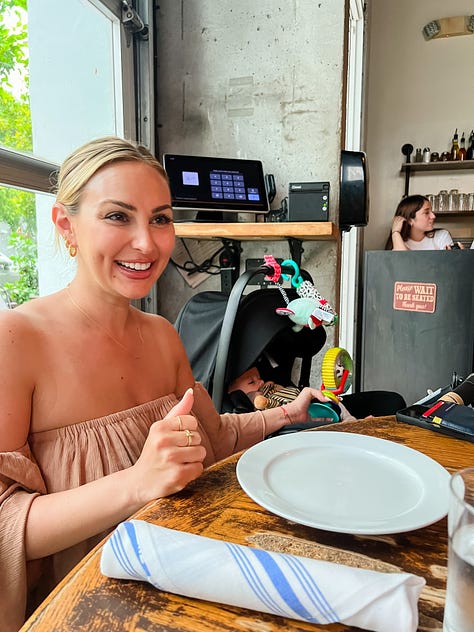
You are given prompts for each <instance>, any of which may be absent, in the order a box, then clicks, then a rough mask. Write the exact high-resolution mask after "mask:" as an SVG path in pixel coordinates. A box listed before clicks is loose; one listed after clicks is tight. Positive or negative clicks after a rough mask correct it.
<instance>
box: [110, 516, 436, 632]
mask: <svg viewBox="0 0 474 632" xmlns="http://www.w3.org/2000/svg"><path fill="white" fill-rule="evenodd" d="M101 570H102V573H103V574H104V575H107V576H109V577H114V578H117V579H137V580H145V581H148V582H150V583H151V584H153V586H155V587H156V588H158V589H159V590H163V591H166V592H171V593H176V594H179V595H185V596H187V597H195V598H197V599H204V600H206V601H214V602H217V603H224V604H229V605H233V606H240V607H242V608H250V609H252V610H258V611H261V612H268V613H270V614H274V615H280V616H282V617H289V618H292V619H300V620H302V621H310V622H312V623H319V624H326V623H334V622H336V621H340V622H342V623H345V624H347V625H353V626H357V627H359V628H363V629H365V630H374V631H380V632H400V631H401V630H403V632H415V631H416V629H417V625H418V606H417V604H418V597H419V595H420V592H421V590H422V588H423V586H424V585H425V580H424V579H423V578H422V577H417V576H416V575H410V574H408V573H379V572H375V571H369V570H364V569H359V568H352V567H349V566H342V565H339V564H333V563H331V562H323V561H320V560H312V559H309V558H305V557H299V556H296V555H287V554H283V553H273V552H269V551H264V550H261V549H255V548H251V547H248V546H241V545H237V544H232V543H230V542H223V541H220V540H212V539H210V538H205V537H202V536H198V535H193V534H191V533H184V532H182V531H174V530H172V529H166V528H164V527H159V526H156V525H152V524H149V523H147V522H143V521H141V520H130V521H128V522H123V523H122V524H120V525H119V526H118V527H117V529H116V530H115V531H114V532H113V533H112V535H111V537H110V538H109V539H108V540H107V542H106V543H105V545H104V548H103V552H102V558H101Z"/></svg>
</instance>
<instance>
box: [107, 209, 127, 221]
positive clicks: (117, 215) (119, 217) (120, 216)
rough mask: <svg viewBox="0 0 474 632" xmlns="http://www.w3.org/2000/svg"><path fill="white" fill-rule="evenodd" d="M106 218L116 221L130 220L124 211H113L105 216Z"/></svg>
mask: <svg viewBox="0 0 474 632" xmlns="http://www.w3.org/2000/svg"><path fill="white" fill-rule="evenodd" d="M105 219H110V220H112V221H114V222H128V217H127V215H126V214H125V213H122V211H113V212H112V213H109V214H108V215H106V216H105Z"/></svg>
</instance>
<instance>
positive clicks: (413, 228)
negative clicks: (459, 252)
mask: <svg viewBox="0 0 474 632" xmlns="http://www.w3.org/2000/svg"><path fill="white" fill-rule="evenodd" d="M435 219H436V215H435V214H434V213H433V209H432V208H431V203H430V201H429V200H428V198H427V197H425V196H424V195H409V196H407V197H405V198H403V200H402V201H401V202H400V204H399V205H398V207H397V210H396V211H395V216H394V218H393V221H392V230H391V235H390V236H389V238H388V240H387V243H386V245H385V250H451V248H452V246H453V245H454V243H453V238H452V237H451V235H450V233H449V232H448V231H447V230H444V229H436V228H434V222H435Z"/></svg>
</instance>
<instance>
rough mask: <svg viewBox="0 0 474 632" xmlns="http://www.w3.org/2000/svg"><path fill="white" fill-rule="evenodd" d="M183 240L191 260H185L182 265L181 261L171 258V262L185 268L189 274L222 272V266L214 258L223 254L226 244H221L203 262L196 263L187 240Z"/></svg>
mask: <svg viewBox="0 0 474 632" xmlns="http://www.w3.org/2000/svg"><path fill="white" fill-rule="evenodd" d="M181 242H182V244H183V246H184V248H185V250H186V252H187V253H188V257H189V260H188V261H185V262H184V264H183V265H180V264H179V263H176V261H174V260H173V259H171V263H173V264H174V265H175V266H176V267H177V268H179V269H180V270H184V271H185V272H187V273H188V274H189V275H191V274H198V273H201V272H205V273H206V274H213V275H216V274H220V272H221V266H220V265H218V264H216V263H213V262H214V259H215V258H216V257H217V256H219V255H220V254H221V252H223V251H224V250H226V248H225V246H221V247H220V248H219V250H216V252H215V253H214V254H212V255H211V256H210V257H208V258H207V259H204V261H203V262H202V263H196V262H195V261H194V259H193V257H192V255H191V253H190V252H189V248H188V247H187V245H186V242H185V240H184V239H182V240H181Z"/></svg>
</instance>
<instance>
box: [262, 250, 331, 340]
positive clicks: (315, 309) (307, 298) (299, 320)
mask: <svg viewBox="0 0 474 632" xmlns="http://www.w3.org/2000/svg"><path fill="white" fill-rule="evenodd" d="M264 259H265V263H267V264H268V265H271V266H272V267H273V269H274V270H275V274H274V275H273V276H272V277H267V278H268V280H270V281H273V282H274V283H275V285H276V286H277V287H278V289H279V290H280V292H281V294H282V296H283V298H284V300H285V302H286V307H278V308H277V309H276V310H275V311H276V313H277V314H279V315H280V316H288V317H289V318H290V320H291V321H292V322H294V323H295V324H294V326H293V330H294V331H300V330H301V329H303V327H309V328H310V329H315V328H316V327H319V325H326V326H328V325H335V324H336V322H337V314H336V312H335V311H334V310H333V308H332V307H331V306H330V305H329V303H328V301H327V300H326V299H325V298H324V297H323V296H322V295H321V294H320V293H319V292H318V290H317V289H316V288H315V287H314V285H313V284H312V283H311V282H310V281H303V278H302V277H301V275H300V271H299V267H298V264H297V263H296V262H295V261H293V260H292V259H286V260H285V261H283V262H282V264H281V265H282V266H288V265H289V266H291V267H292V268H293V269H294V274H293V275H292V277H291V285H292V286H293V287H294V288H295V289H296V293H297V294H298V297H299V298H296V299H293V300H292V301H290V300H289V299H288V296H287V294H286V292H285V290H284V289H283V288H282V287H281V285H279V281H280V277H281V278H283V279H284V280H285V281H289V279H290V276H289V275H287V274H281V273H280V270H281V267H280V265H279V264H278V263H277V262H276V261H275V259H274V257H273V256H272V255H265V257H264Z"/></svg>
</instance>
